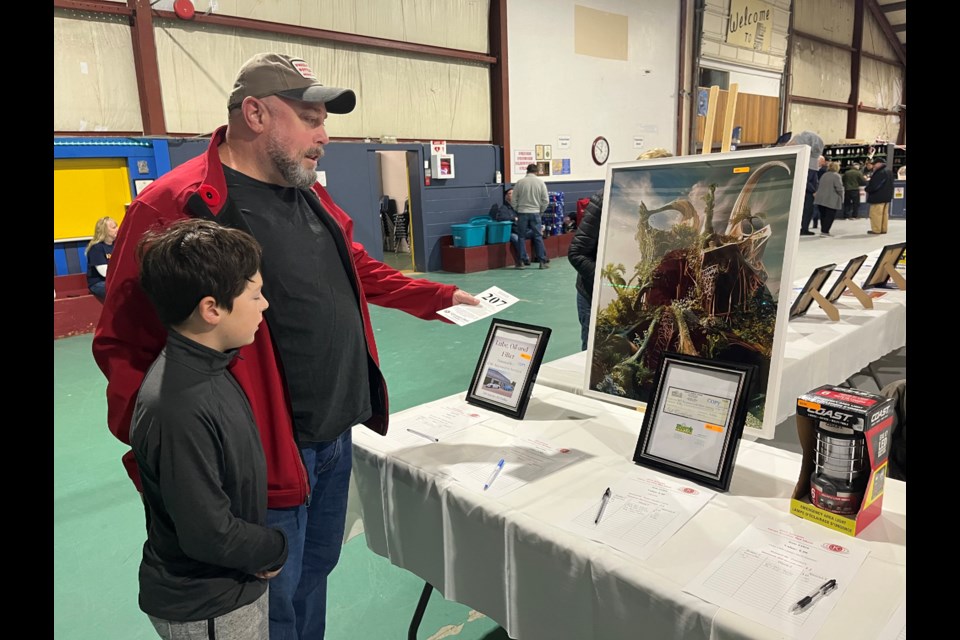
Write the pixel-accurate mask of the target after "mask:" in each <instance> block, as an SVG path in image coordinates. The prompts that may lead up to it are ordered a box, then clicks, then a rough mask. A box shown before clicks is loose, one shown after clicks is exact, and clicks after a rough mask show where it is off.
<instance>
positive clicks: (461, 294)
mask: <svg viewBox="0 0 960 640" xmlns="http://www.w3.org/2000/svg"><path fill="white" fill-rule="evenodd" d="M453 304H472V305H474V306H476V305H478V304H480V301H479V300H477V299H476V298H474V297H473V296H472V295H470V294H469V293H467V292H466V291H464V290H463V289H457V290H456V291H454V292H453Z"/></svg>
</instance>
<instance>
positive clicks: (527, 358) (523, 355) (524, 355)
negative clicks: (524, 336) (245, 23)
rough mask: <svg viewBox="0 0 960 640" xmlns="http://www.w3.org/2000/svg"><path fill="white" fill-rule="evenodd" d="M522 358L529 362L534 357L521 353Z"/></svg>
mask: <svg viewBox="0 0 960 640" xmlns="http://www.w3.org/2000/svg"><path fill="white" fill-rule="evenodd" d="M520 357H521V358H523V359H524V360H529V359H530V358H532V357H533V356H532V355H530V354H529V353H521V354H520Z"/></svg>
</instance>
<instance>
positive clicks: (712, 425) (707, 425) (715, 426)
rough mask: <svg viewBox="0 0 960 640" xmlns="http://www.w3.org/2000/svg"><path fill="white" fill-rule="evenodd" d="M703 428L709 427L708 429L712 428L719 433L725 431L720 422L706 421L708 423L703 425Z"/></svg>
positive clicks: (711, 429)
mask: <svg viewBox="0 0 960 640" xmlns="http://www.w3.org/2000/svg"><path fill="white" fill-rule="evenodd" d="M703 428H704V429H708V430H710V431H716V432H717V433H723V427H721V426H720V425H718V424H710V423H706V424H704V425H703Z"/></svg>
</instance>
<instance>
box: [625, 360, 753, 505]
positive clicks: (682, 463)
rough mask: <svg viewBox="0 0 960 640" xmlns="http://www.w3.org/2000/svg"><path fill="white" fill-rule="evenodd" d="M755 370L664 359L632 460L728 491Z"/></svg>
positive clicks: (721, 364) (747, 366) (708, 361)
mask: <svg viewBox="0 0 960 640" xmlns="http://www.w3.org/2000/svg"><path fill="white" fill-rule="evenodd" d="M755 369H756V367H754V366H753V365H744V364H738V363H731V362H718V361H713V360H707V359H705V358H693V357H690V356H684V355H682V354H679V353H667V354H664V356H663V359H662V360H661V363H660V370H659V372H658V373H657V384H656V385H655V387H654V393H653V398H652V400H651V401H650V402H648V403H647V409H646V411H645V412H644V414H643V427H642V428H641V430H640V439H639V440H638V441H637V449H636V451H635V452H634V454H633V461H634V462H636V463H637V464H639V465H643V466H647V467H651V468H654V469H657V470H659V471H663V472H665V473H669V474H671V475H674V476H678V477H681V478H687V479H689V480H693V481H694V482H699V483H701V484H704V485H707V486H709V487H713V488H715V489H719V490H721V491H726V490H727V489H729V488H730V479H731V477H732V475H733V467H734V462H735V461H736V456H737V449H738V448H739V446H740V437H741V436H742V435H743V425H744V422H745V421H746V411H747V402H748V397H749V393H750V385H751V384H752V378H753V373H754V371H755Z"/></svg>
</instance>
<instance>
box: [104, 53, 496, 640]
mask: <svg viewBox="0 0 960 640" xmlns="http://www.w3.org/2000/svg"><path fill="white" fill-rule="evenodd" d="M355 105H356V95H355V94H354V92H353V91H351V90H349V89H336V88H332V87H325V86H323V85H322V84H321V83H320V82H319V81H318V80H317V78H316V77H315V76H314V74H313V72H312V71H311V70H310V67H309V66H308V65H307V63H306V62H305V61H304V60H302V59H299V58H293V57H290V56H286V55H280V54H276V53H263V54H258V55H256V56H254V57H253V58H251V59H250V60H249V61H248V62H247V63H246V64H245V65H244V66H243V67H242V68H241V69H240V72H239V74H238V76H237V80H236V83H235V84H234V88H233V91H232V93H231V94H230V98H229V100H228V102H227V108H228V114H229V115H228V123H227V125H226V126H223V127H220V128H219V129H217V130H216V131H215V132H214V133H213V135H212V136H211V140H210V145H209V147H208V149H207V151H206V152H205V153H204V154H203V155H201V156H199V157H197V158H194V159H192V160H189V161H188V162H186V163H184V164H182V165H180V166H178V167H176V168H175V169H174V170H173V171H170V172H169V173H167V174H164V175H163V176H161V177H160V178H159V179H158V180H156V181H154V182H153V183H152V184H151V185H150V186H149V187H148V188H147V189H145V190H144V191H143V192H142V193H141V194H140V195H139V196H138V197H137V199H136V200H135V201H134V203H133V204H132V205H131V206H130V209H129V212H128V214H127V216H126V218H125V219H124V223H123V225H121V228H120V234H119V235H118V237H117V246H116V249H115V252H114V255H113V258H112V262H114V263H115V264H112V265H111V268H110V271H109V272H108V273H109V277H108V279H107V304H106V305H105V306H104V309H103V312H102V314H101V317H100V322H99V324H98V326H97V330H96V333H95V335H94V341H93V353H94V357H95V358H96V361H97V364H98V365H99V366H100V368H101V370H102V371H103V372H104V374H105V375H106V376H107V402H108V421H109V426H110V430H111V431H112V432H113V433H114V435H115V436H117V438H119V439H120V440H121V441H123V442H124V443H129V425H130V415H131V410H132V407H133V401H134V398H135V396H136V394H137V390H138V389H139V386H140V382H141V380H142V379H143V375H144V372H145V371H146V369H147V367H148V366H149V364H150V363H151V362H152V361H153V359H154V358H155V357H156V356H157V354H158V353H159V352H160V349H161V348H162V347H163V343H164V340H165V339H166V332H165V331H164V328H163V325H162V324H161V322H160V320H159V319H158V318H157V316H156V313H155V312H153V310H152V309H151V308H150V305H149V302H148V300H147V299H146V297H145V295H144V293H143V291H142V290H141V289H140V288H139V287H138V286H137V285H136V279H137V264H136V260H135V257H134V247H135V246H136V244H137V241H138V240H139V238H140V237H141V236H142V235H143V234H144V232H146V231H147V230H149V229H155V228H160V227H165V226H167V225H169V224H171V223H172V222H174V221H176V220H179V219H183V218H186V217H198V218H205V219H209V220H213V221H215V222H218V223H219V224H222V225H224V226H230V227H236V228H239V229H242V230H245V231H248V232H250V233H251V235H253V236H254V238H256V239H257V241H258V242H259V243H260V245H261V246H262V247H263V261H262V267H261V274H262V276H263V282H264V284H263V292H264V295H266V296H267V297H268V298H269V299H270V307H269V309H268V310H267V311H266V313H265V314H264V325H263V326H261V328H260V330H259V331H258V332H257V335H256V339H255V340H254V342H253V344H251V345H249V346H246V347H243V348H242V349H241V350H240V353H239V357H238V358H236V359H235V360H233V362H232V363H231V372H232V373H233V375H234V377H235V378H236V379H237V382H238V383H239V384H240V386H241V388H242V389H243V391H244V392H245V394H246V396H247V397H248V398H249V400H250V405H251V408H252V409H253V416H254V419H255V421H256V423H257V427H258V428H259V430H260V438H261V441H262V443H263V448H264V452H265V454H266V459H267V486H268V488H269V489H268V496H267V500H268V503H267V506H268V511H267V526H268V527H271V528H275V529H280V530H281V531H283V532H284V533H285V534H286V537H287V541H288V545H289V555H288V557H287V562H286V564H285V565H284V570H283V571H282V572H281V574H280V575H279V576H277V577H276V578H274V579H273V580H272V581H271V583H270V589H269V608H270V637H271V638H272V640H287V639H289V638H309V639H310V640H313V639H314V638H322V637H323V634H324V628H325V617H326V585H327V576H328V575H329V573H330V571H331V570H332V569H333V568H334V566H335V565H336V563H337V561H338V559H339V557H340V547H341V543H342V539H343V530H344V522H345V516H346V503H347V492H348V484H349V478H350V470H351V438H350V428H351V427H352V426H353V425H355V424H360V423H362V424H365V425H366V426H368V427H370V428H371V429H373V430H375V431H377V432H378V433H381V434H383V433H386V431H387V426H388V414H389V404H388V398H387V389H386V383H385V381H384V379H383V375H382V374H381V372H380V367H379V361H378V356H377V347H376V342H375V340H374V333H373V328H372V326H371V324H370V315H369V311H368V309H367V303H368V302H372V303H374V304H377V305H380V306H387V307H392V308H395V309H400V310H403V311H406V312H407V313H410V314H412V315H415V316H418V317H420V318H423V319H438V318H439V316H437V314H436V312H437V311H438V310H439V309H442V308H445V307H448V306H450V305H453V304H460V303H467V304H478V303H479V301H478V300H477V299H476V298H474V297H473V296H472V295H470V294H469V293H466V292H464V291H460V290H457V288H456V287H455V286H452V285H444V284H439V283H435V282H431V281H428V280H422V279H411V278H407V277H405V276H404V275H403V274H401V273H400V272H399V271H396V270H395V269H392V268H390V267H388V266H387V265H384V264H383V263H381V262H378V261H376V260H374V259H373V258H371V257H370V256H369V255H368V254H367V252H366V250H365V249H364V248H363V246H362V245H360V244H358V243H355V242H353V221H352V220H351V219H350V218H349V216H347V214H346V213H344V212H343V211H342V210H341V209H340V208H339V207H338V206H337V205H336V203H334V201H333V199H332V198H331V197H330V195H329V194H328V193H327V191H326V190H325V189H324V188H323V187H321V186H320V185H319V184H317V182H316V168H317V161H318V160H319V159H320V158H321V157H322V156H323V147H324V145H325V144H326V143H327V142H329V137H328V136H327V133H326V130H325V128H324V127H325V121H326V118H327V114H328V113H338V114H344V113H350V112H351V111H352V110H353V108H354V106H355ZM111 296H112V299H111ZM124 464H125V466H126V468H127V472H128V474H129V475H130V477H131V479H132V480H133V481H134V483H135V484H136V485H137V487H138V488H139V487H140V486H141V485H140V477H139V472H138V469H137V465H136V463H135V461H134V460H133V457H132V455H131V454H130V453H129V452H128V453H127V454H126V455H125V456H124Z"/></svg>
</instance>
